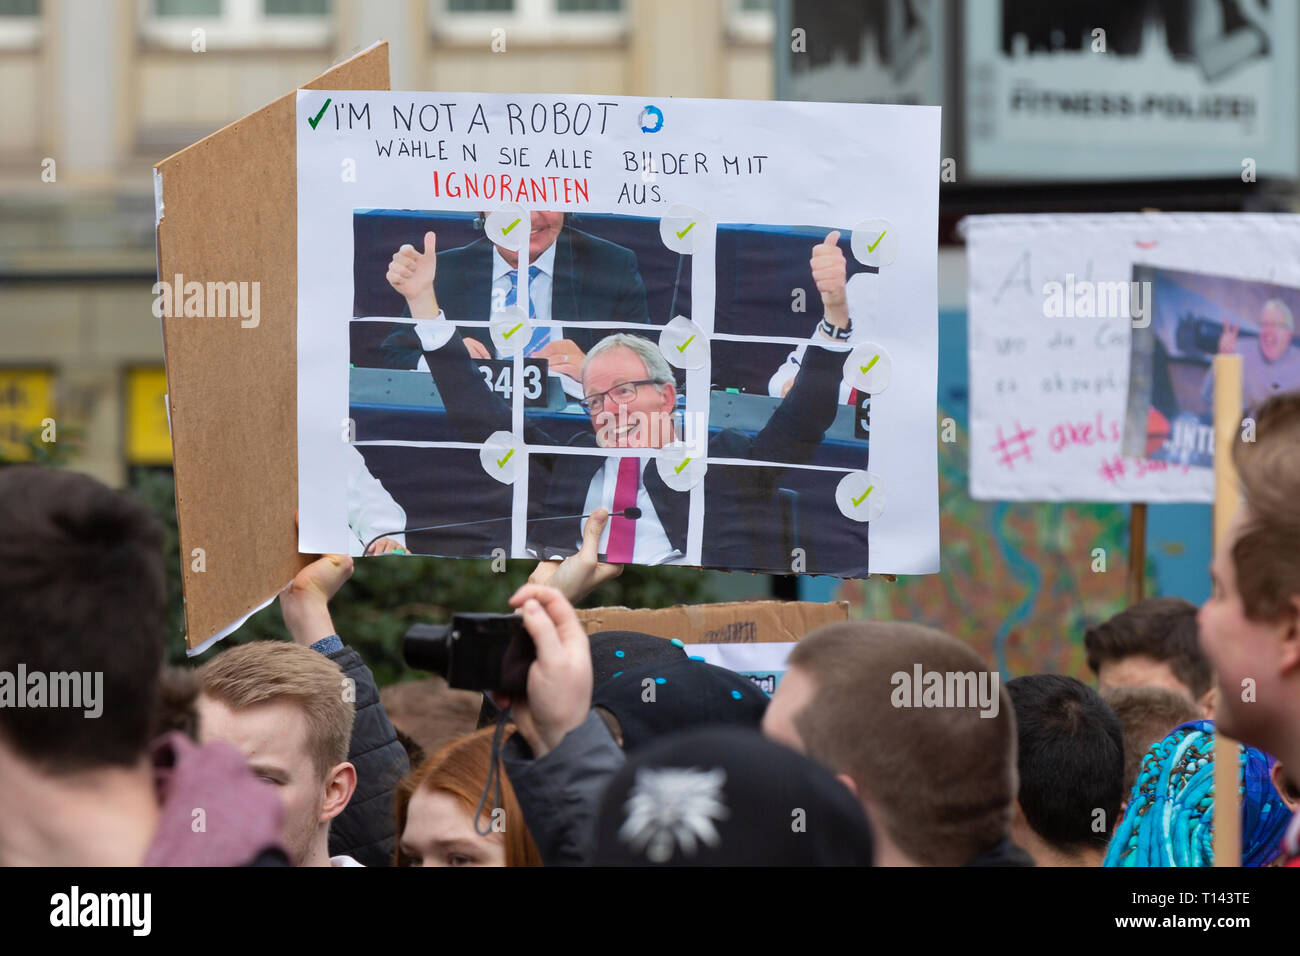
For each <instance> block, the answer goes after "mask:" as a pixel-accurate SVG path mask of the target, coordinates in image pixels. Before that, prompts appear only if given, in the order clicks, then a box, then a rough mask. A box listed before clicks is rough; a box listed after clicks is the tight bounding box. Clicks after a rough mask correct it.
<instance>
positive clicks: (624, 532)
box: [605, 458, 641, 564]
mask: <svg viewBox="0 0 1300 956" xmlns="http://www.w3.org/2000/svg"><path fill="white" fill-rule="evenodd" d="M640 486H641V459H640V458H622V459H620V460H619V463H618V482H617V483H616V484H615V485H614V508H613V511H615V512H619V511H622V510H623V509H624V508H634V507H636V495H637V491H639V490H640ZM635 547H636V519H635V518H624V517H622V516H621V515H618V514H611V516H610V519H609V547H608V548H606V549H605V560H606V561H608V562H609V563H610V564H630V563H631V562H632V553H633V551H634V550H635Z"/></svg>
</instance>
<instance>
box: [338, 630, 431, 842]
mask: <svg viewBox="0 0 1300 956" xmlns="http://www.w3.org/2000/svg"><path fill="white" fill-rule="evenodd" d="M329 658H330V660H332V661H334V663H336V664H338V666H339V669H340V670H342V671H343V675H344V676H345V677H348V678H351V679H352V681H353V682H354V685H355V688H356V703H355V707H356V717H355V718H354V720H353V723H352V742H351V744H350V745H349V747H348V760H349V761H350V762H351V763H352V764H353V766H355V767H356V768H357V789H356V792H355V793H353V794H352V799H351V800H350V801H349V802H348V805H347V806H346V807H345V808H344V809H343V812H342V813H340V814H339V815H338V816H337V817H335V818H334V821H333V823H331V825H330V847H329V849H330V854H331V855H333V856H338V855H340V854H344V853H346V854H347V855H348V856H351V857H353V858H355V859H356V860H357V862H358V863H361V864H363V865H364V866H390V865H391V864H392V862H393V845H394V842H395V831H394V818H393V794H394V792H395V791H396V789H397V782H398V781H399V780H401V779H402V777H403V776H405V775H406V774H407V773H409V772H410V769H411V765H410V762H409V761H408V759H407V757H406V749H405V748H404V747H403V746H402V744H401V743H400V742H399V741H398V739H397V731H396V730H395V729H394V728H393V724H392V721H390V720H389V719H388V714H387V712H386V711H385V710H384V705H383V704H382V703H381V702H380V700H379V688H378V687H377V686H376V685H375V678H374V675H373V674H371V673H370V668H368V667H366V665H365V662H364V661H362V659H361V655H360V654H358V653H357V652H356V651H354V650H353V649H352V648H350V647H344V648H343V649H342V650H339V651H335V652H334V653H333V654H330V655H329Z"/></svg>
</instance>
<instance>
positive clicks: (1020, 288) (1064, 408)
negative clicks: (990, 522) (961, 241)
mask: <svg viewBox="0 0 1300 956" xmlns="http://www.w3.org/2000/svg"><path fill="white" fill-rule="evenodd" d="M1298 222H1300V218H1298V217H1293V216H1277V215H1262V214H1261V215H1250V214H1242V215H1235V214H1234V215H1228V214H1199V213H1197V214H1192V213H1187V214H1158V213H1157V214H1115V215H1038V216H975V217H971V218H970V219H968V220H966V224H965V229H966V238H967V243H968V250H969V265H970V396H971V496H972V497H973V498H977V499H1000V500H1016V501H1114V502H1133V501H1150V502H1175V501H1185V502H1208V501H1210V500H1212V495H1213V472H1212V470H1211V469H1210V468H1209V467H1204V466H1208V465H1209V464H1210V461H1209V460H1207V458H1206V457H1205V455H1203V454H1200V453H1195V449H1196V448H1198V447H1200V446H1199V445H1198V444H1197V443H1198V442H1201V441H1202V440H1203V438H1204V436H1203V433H1201V432H1200V431H1198V429H1199V428H1202V427H1207V426H1206V423H1207V422H1208V419H1204V418H1202V417H1201V416H1203V415H1205V414H1208V412H1207V408H1206V407H1205V406H1203V404H1202V395H1203V394H1204V392H1203V389H1204V388H1205V387H1206V375H1207V369H1208V363H1209V360H1210V358H1211V356H1212V355H1213V354H1214V353H1215V352H1216V351H1218V349H1219V340H1220V337H1221V333H1222V331H1223V328H1222V326H1223V324H1224V323H1225V322H1228V321H1231V322H1232V323H1233V326H1234V328H1235V327H1236V326H1237V325H1238V324H1240V327H1241V329H1242V330H1243V331H1242V332H1240V333H1238V338H1237V339H1236V340H1235V342H1233V343H1230V344H1231V345H1232V347H1234V348H1236V349H1237V350H1238V351H1239V352H1241V353H1243V354H1245V353H1246V352H1249V351H1251V350H1253V351H1254V352H1256V353H1260V352H1261V346H1262V345H1263V346H1264V347H1267V348H1270V349H1274V350H1276V351H1277V352H1278V355H1279V356H1283V355H1285V356H1290V355H1291V352H1289V351H1286V350H1284V349H1282V339H1283V337H1284V336H1283V334H1282V327H1283V326H1284V325H1285V322H1284V318H1285V317H1284V315H1282V313H1280V312H1278V311H1277V310H1275V309H1270V310H1269V315H1268V316H1264V315H1263V306H1264V305H1265V304H1266V303H1267V302H1268V301H1269V300H1270V299H1272V298H1280V300H1281V301H1283V302H1289V301H1290V297H1291V296H1292V295H1293V294H1294V293H1293V292H1292V291H1289V290H1290V288H1292V287H1300V256H1298V255H1297V253H1300V228H1297V223H1298ZM1187 273H1196V274H1198V275H1196V276H1189V275H1187ZM1231 280H1241V281H1237V282H1234V281H1231ZM1216 303H1217V304H1216ZM1297 305H1300V303H1297ZM1289 307H1290V306H1289ZM1261 322H1263V323H1265V324H1267V323H1268V322H1271V323H1272V325H1273V326H1274V332H1273V333H1270V336H1271V338H1269V339H1268V341H1267V343H1262V340H1261V338H1260V336H1259V335H1257V334H1253V333H1255V332H1256V330H1257V329H1258V328H1259V325H1260V323H1261ZM1274 340H1276V341H1274ZM1225 344H1226V343H1225ZM1288 345H1289V338H1288ZM1131 354H1132V355H1133V356H1134V358H1133V363H1132V369H1133V375H1132V376H1131V377H1130V355H1131ZM1260 358H1261V361H1262V360H1263V356H1262V355H1261V356H1260ZM1290 360H1291V359H1290V358H1288V359H1286V361H1290ZM1284 364H1285V362H1284ZM1262 367H1264V366H1262V365H1261V368H1262ZM1288 367H1289V366H1288ZM1279 368H1282V366H1281V365H1277V366H1269V369H1270V370H1273V371H1276V370H1277V369H1279ZM1260 379H1261V387H1262V388H1266V389H1267V388H1273V387H1274V386H1275V385H1281V384H1282V383H1283V381H1284V380H1287V381H1290V378H1289V377H1288V375H1286V374H1276V375H1267V374H1266V375H1262V376H1260ZM1297 384H1300V383H1297ZM1187 415H1191V418H1192V419H1193V420H1189V419H1188V418H1187ZM1180 416H1182V417H1180ZM1162 421H1163V422H1164V424H1162Z"/></svg>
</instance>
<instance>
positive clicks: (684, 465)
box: [673, 458, 691, 475]
mask: <svg viewBox="0 0 1300 956" xmlns="http://www.w3.org/2000/svg"><path fill="white" fill-rule="evenodd" d="M690 463H691V460H690V459H689V458H687V459H686V460H685V461H684V462H682V463H681V464H680V465H678V466H677V467H676V468H674V469H673V471H675V472H677V474H679V475H680V474H681V473H682V469H683V468H685V467H686V466H687V465H689V464H690Z"/></svg>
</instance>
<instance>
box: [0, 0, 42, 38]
mask: <svg viewBox="0 0 1300 956" xmlns="http://www.w3.org/2000/svg"><path fill="white" fill-rule="evenodd" d="M40 40H41V0H0V50H21V49H25V48H30V47H34V46H37V45H38V44H39V43H40Z"/></svg>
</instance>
